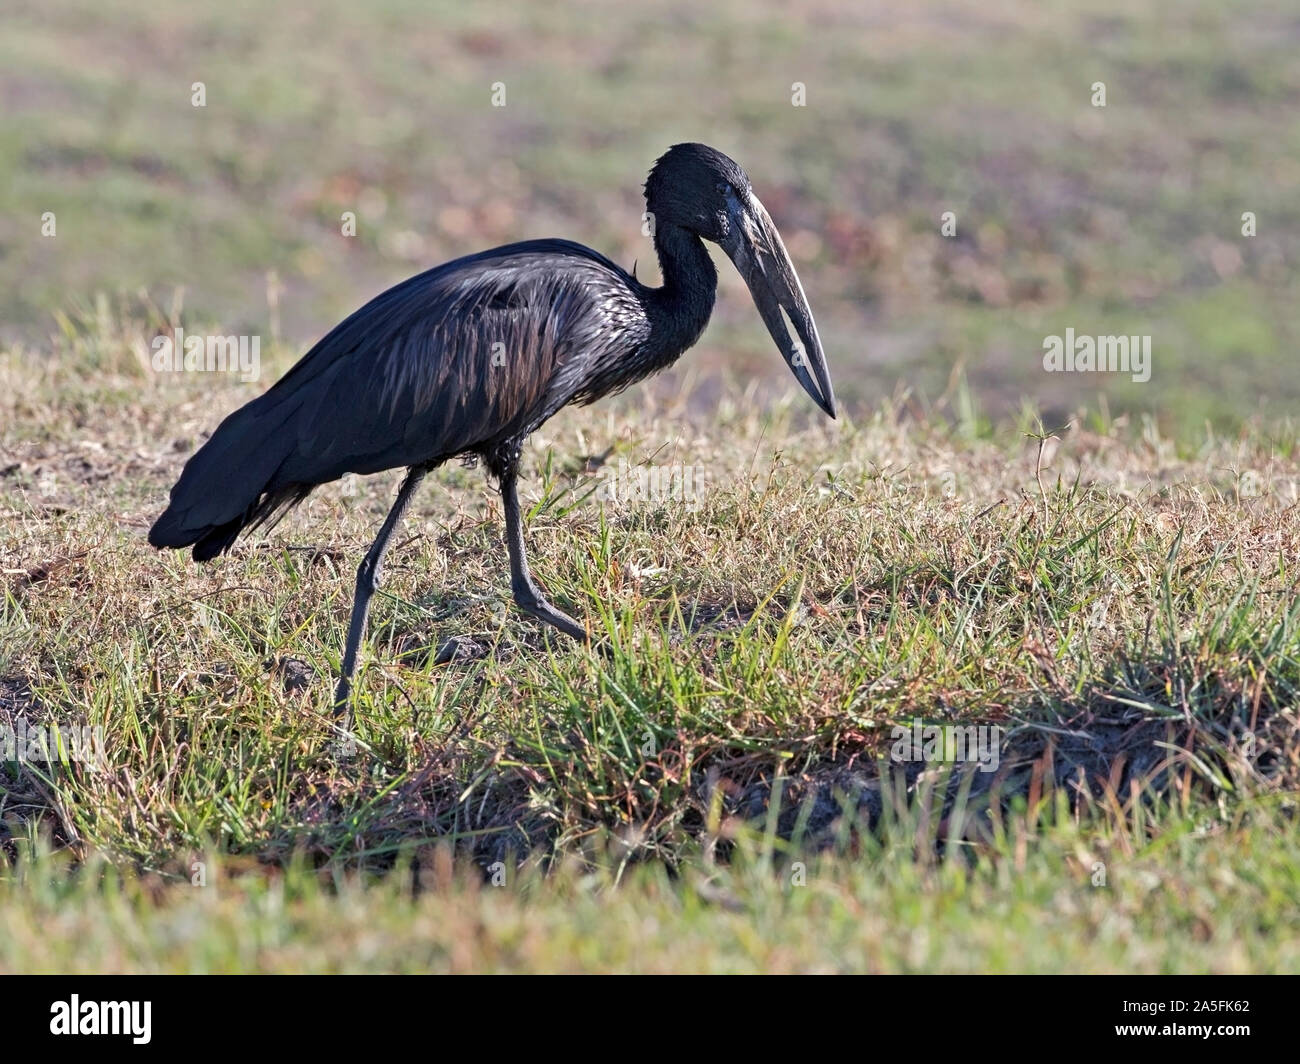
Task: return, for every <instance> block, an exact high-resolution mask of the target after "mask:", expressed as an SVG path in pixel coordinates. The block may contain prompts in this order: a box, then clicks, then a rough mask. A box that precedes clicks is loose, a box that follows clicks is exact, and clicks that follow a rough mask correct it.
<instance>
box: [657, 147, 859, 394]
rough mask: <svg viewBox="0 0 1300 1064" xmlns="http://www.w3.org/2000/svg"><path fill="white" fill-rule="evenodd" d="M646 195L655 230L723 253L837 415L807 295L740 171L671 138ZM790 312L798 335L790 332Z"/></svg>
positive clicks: (812, 388)
mask: <svg viewBox="0 0 1300 1064" xmlns="http://www.w3.org/2000/svg"><path fill="white" fill-rule="evenodd" d="M645 198H646V207H647V209H648V210H649V212H650V214H651V215H652V217H653V218H654V225H655V227H656V229H658V228H659V227H662V226H664V225H676V226H680V227H681V228H683V229H687V230H689V231H690V232H693V233H695V234H696V235H697V236H699V237H702V238H703V239H705V240H711V241H713V242H714V243H715V244H718V245H719V246H720V247H721V248H722V250H723V251H725V252H726V253H727V256H728V258H730V259H731V261H732V262H733V263H735V266H736V269H737V270H739V271H740V275H741V277H743V278H744V279H745V283H746V284H747V285H749V291H750V293H751V294H752V295H753V297H754V304H755V305H756V306H757V307H758V312H759V314H760V315H762V318H763V323H764V324H765V325H766V326H767V329H768V332H770V333H771V334H772V339H773V340H775V341H776V346H777V348H778V349H779V350H780V352H781V355H782V357H783V358H784V359H785V361H786V364H787V365H788V366H789V367H790V370H791V372H793V373H794V376H795V379H796V380H797V381H798V382H799V383H800V384H801V385H802V386H803V389H804V391H806V392H807V393H808V394H809V395H810V396H812V399H813V402H815V403H816V404H817V405H818V406H819V407H821V408H822V409H823V410H824V411H826V413H827V414H829V415H830V416H831V417H834V416H835V394H834V392H833V390H832V389H831V378H830V372H829V370H828V369H827V367H826V355H825V353H824V352H823V351H822V343H821V338H820V337H819V336H818V335H817V324H816V323H815V322H814V321H813V316H812V311H811V310H810V309H809V307H808V298H807V296H805V295H804V292H803V285H801V284H800V283H799V275H798V274H796V273H795V270H794V264H793V263H792V262H791V261H790V253H789V252H788V251H786V249H785V244H784V243H783V242H782V241H781V234H780V233H778V232H777V229H776V225H775V224H774V223H773V221H772V218H771V216H770V215H769V214H768V213H767V210H766V209H765V208H764V206H763V204H762V203H761V202H760V201H759V199H758V197H757V196H755V195H754V189H753V187H752V186H751V185H750V183H749V178H748V177H747V176H746V174H745V171H744V170H742V169H741V168H740V167H739V166H738V165H737V164H736V163H735V162H734V161H733V160H732V159H729V158H728V157H727V156H725V155H723V154H722V152H720V151H718V150H717V149H716V148H710V147H709V146H708V145H707V144H675V145H673V147H671V148H669V149H668V151H667V152H665V153H664V154H663V155H662V156H661V157H660V158H659V161H658V162H656V163H655V165H654V169H653V170H651V171H650V176H649V178H647V179H646V183H645ZM782 312H784V314H783V313H782ZM787 319H788V320H789V322H790V323H791V324H792V325H793V326H794V331H795V333H796V334H797V336H798V339H792V338H791V336H790V332H789V329H787V328H786V321H787Z"/></svg>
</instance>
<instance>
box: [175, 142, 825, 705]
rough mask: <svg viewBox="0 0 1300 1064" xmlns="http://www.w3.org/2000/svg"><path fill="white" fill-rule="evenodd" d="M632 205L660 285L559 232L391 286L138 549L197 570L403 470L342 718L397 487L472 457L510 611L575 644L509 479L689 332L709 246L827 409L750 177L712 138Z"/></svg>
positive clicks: (802, 304)
mask: <svg viewBox="0 0 1300 1064" xmlns="http://www.w3.org/2000/svg"><path fill="white" fill-rule="evenodd" d="M645 198H646V207H647V210H648V212H649V216H650V221H651V225H652V227H653V229H652V231H653V234H654V246H655V251H656V252H657V254H658V256H659V265H660V268H661V271H662V273H663V286H662V287H660V288H650V287H647V286H646V285H643V284H641V282H640V281H638V280H637V279H636V278H635V277H634V276H633V275H632V274H629V273H628V272H627V271H625V270H623V269H621V268H620V267H618V266H616V265H615V264H614V263H613V262H611V261H610V260H609V259H607V258H605V257H604V256H603V255H600V254H598V253H597V252H595V251H592V250H591V249H590V248H586V247H583V246H582V245H581V244H574V243H571V242H569V241H567V240H530V241H526V242H524V243H520V244H510V245H508V246H506V247H500V248H496V249H494V250H492V251H484V252H481V253H480V254H478V255H471V256H469V257H467V258H463V259H457V260H455V261H454V262H449V263H446V264H445V265H443V266H438V267H436V268H434V269H432V270H429V271H427V272H426V273H422V274H419V275H418V276H415V277H412V278H410V279H409V280H407V281H403V282H402V283H401V284H399V285H397V286H396V287H394V288H390V289H389V290H388V291H386V292H384V293H383V294H381V295H379V296H376V297H375V298H374V299H372V300H371V301H370V302H369V303H367V304H366V305H365V306H364V307H362V308H361V309H360V310H358V311H357V312H356V313H354V314H353V315H352V316H351V317H349V318H347V319H346V320H344V321H343V322H342V323H340V324H339V325H337V326H335V327H334V328H333V329H332V330H331V331H330V332H329V333H328V334H327V335H326V336H325V338H324V339H322V340H321V341H320V342H319V343H317V344H316V346H315V347H313V348H312V349H311V350H310V351H308V352H307V354H306V355H304V356H303V358H302V359H301V360H300V361H299V362H298V364H297V365H295V366H294V367H293V368H292V369H291V370H289V372H288V373H286V374H285V375H284V377H283V378H281V379H280V380H279V381H278V382H277V383H276V384H275V385H274V386H273V387H272V388H270V389H269V390H268V391H267V392H266V393H265V394H263V395H261V396H259V397H258V398H257V399H254V400H253V401H252V402H250V403H248V404H247V405H245V406H244V407H242V408H240V409H239V410H236V411H235V412H234V413H233V414H231V415H230V416H229V417H228V418H226V419H225V421H223V422H222V423H221V424H220V425H219V426H217V430H216V432H214V433H213V434H212V436H211V438H210V439H209V440H208V441H207V442H206V443H205V444H204V445H203V446H202V447H200V448H199V450H198V451H197V452H196V453H195V454H194V456H193V457H191V458H190V460H189V461H188V462H187V463H186V465H185V469H184V471H183V472H182V473H181V477H180V480H178V481H177V482H176V485H175V487H173V488H172V490H171V502H170V505H168V507H167V509H166V511H165V512H164V513H163V514H162V516H161V517H159V518H158V520H157V522H156V523H155V524H154V526H153V528H152V529H151V530H150V532H149V542H150V543H151V544H153V545H154V546H155V547H189V546H193V548H194V551H193V554H194V559H195V561H207V560H208V559H209V558H213V557H215V556H216V555H218V554H220V553H222V552H224V551H226V550H228V549H229V548H230V546H231V544H233V543H234V541H235V538H236V537H237V536H238V535H239V534H240V532H242V531H243V530H244V529H253V528H257V527H258V526H260V525H269V526H273V525H274V524H275V522H276V521H278V520H279V519H280V518H281V517H282V516H283V515H284V513H285V512H286V511H287V510H289V509H290V508H291V507H293V506H295V505H296V504H298V503H299V502H301V501H302V500H303V499H304V498H306V496H307V495H308V494H309V493H310V492H311V490H312V489H313V488H314V487H316V486H317V485H318V484H326V483H329V482H330V481H332V480H337V479H338V478H339V477H341V476H343V474H345V473H378V472H380V471H381V470H385V469H393V468H396V467H398V466H405V467H407V475H406V479H405V480H404V481H403V482H402V486H401V488H400V490H399V491H398V493H397V500H396V502H395V503H394V504H393V508H392V510H391V511H389V514H388V517H387V518H386V519H385V521H384V524H383V527H382V528H381V529H380V530H379V535H378V536H377V537H376V539H375V541H374V543H373V544H372V545H371V547H370V550H369V551H368V552H367V553H366V556H365V559H364V560H363V561H362V562H361V566H360V568H359V569H358V570H357V587H356V598H355V600H354V602H353V606H352V622H351V625H350V626H349V629H348V640H347V647H346V649H345V652H344V655H343V665H342V670H341V675H340V677H339V683H338V688H337V691H336V693H335V705H336V708H339V709H342V708H343V707H344V706H345V705H346V703H347V699H348V694H349V689H350V686H351V682H352V675H353V673H354V671H355V669H356V663H357V651H358V648H359V647H360V644H361V639H362V637H363V635H364V633H365V627H366V613H367V610H368V608H369V604H370V597H371V595H372V594H373V593H374V590H375V587H376V585H377V584H378V581H379V574H380V566H381V564H382V562H383V558H384V551H385V549H386V548H387V546H388V542H389V540H390V539H391V538H392V535H393V530H394V529H395V528H396V527H397V524H398V522H399V521H400V520H401V517H402V514H403V512H404V511H405V510H406V507H407V505H408V504H409V503H410V501H411V496H412V495H413V494H414V493H415V489H416V488H417V487H418V486H419V484H420V481H421V480H423V479H424V477H425V475H426V474H427V473H428V472H429V471H430V470H431V469H433V468H435V467H436V466H439V465H441V464H442V463H444V462H446V461H447V460H448V459H450V458H454V457H456V456H459V455H467V456H477V457H480V458H482V459H483V461H484V462H485V463H486V465H487V468H488V469H489V471H490V472H491V473H492V474H493V476H495V477H496V479H497V480H498V481H499V483H500V486H501V497H502V500H503V503H504V506H505V521H506V546H507V548H508V550H509V554H510V584H511V590H512V591H513V593H514V599H515V602H516V603H517V604H518V605H519V607H520V608H521V609H523V610H524V611H525V612H527V613H531V614H532V615H533V616H535V617H538V618H540V619H541V620H543V621H546V622H547V623H548V624H551V625H554V626H555V627H556V628H558V629H559V630H560V631H562V632H565V633H567V634H568V635H571V636H573V637H574V638H575V639H580V640H586V639H587V632H586V630H585V629H584V628H583V626H582V625H580V624H579V623H578V622H577V621H575V620H574V619H573V618H572V617H570V616H568V615H567V614H565V613H562V612H561V611H560V610H558V609H556V608H555V607H554V606H552V605H551V604H550V603H549V602H547V601H546V598H545V596H544V595H543V593H542V589H541V588H540V587H539V586H538V585H537V582H536V581H535V580H534V579H533V577H532V574H531V573H530V572H529V570H528V560H527V558H526V556H525V553H524V526H523V521H522V519H521V517H520V513H519V498H518V495H517V492H516V487H515V481H516V478H517V476H518V472H519V457H520V451H521V448H522V445H523V441H524V440H525V438H526V437H527V436H528V434H529V433H531V432H532V431H533V430H534V429H536V428H537V427H538V426H539V425H541V424H542V422H544V421H546V420H547V419H548V418H549V417H551V415H552V414H554V413H555V412H556V411H558V410H559V409H560V408H561V407H563V406H565V405H566V404H568V403H572V402H578V403H584V404H585V403H590V402H594V401H595V400H597V399H599V398H601V397H602V396H606V395H609V394H611V393H613V392H617V391H620V390H622V389H623V388H626V387H627V386H628V385H629V384H632V383H633V382H635V381H638V380H641V379H642V378H644V377H646V376H648V375H649V374H651V373H655V372H657V371H659V370H661V369H663V368H664V367H666V366H669V365H672V363H674V362H675V361H676V360H677V359H678V358H679V357H680V356H681V354H682V352H683V351H685V350H686V349H687V348H688V347H690V346H691V345H692V344H694V343H695V341H696V340H698V339H699V337H700V334H701V333H702V332H703V331H704V326H705V325H706V324H707V323H708V320H709V314H710V312H711V311H712V310H713V300H714V295H715V292H716V289H717V279H718V278H717V272H716V271H715V270H714V267H713V261H712V260H711V259H710V258H709V253H708V251H707V250H706V249H705V247H704V244H703V242H702V241H703V240H711V241H713V242H714V243H717V244H719V245H721V246H722V248H723V250H724V251H726V253H727V255H728V256H729V257H730V258H731V261H732V262H733V263H735V265H736V268H737V269H738V270H739V271H740V273H741V275H742V276H743V277H744V278H745V281H746V282H747V284H748V285H749V290H750V292H751V293H752V294H753V297H754V302H755V304H757V306H758V312H759V313H760V314H761V315H762V317H763V321H764V323H765V324H766V325H767V328H768V331H769V332H771V334H772V337H773V339H774V340H775V341H776V344H777V347H778V348H780V351H781V354H782V355H783V356H784V358H785V360H786V362H787V363H788V364H789V366H790V368H791V370H792V371H793V372H794V375H795V378H796V379H797V380H798V381H799V383H800V384H801V385H803V387H804V390H805V391H807V392H808V394H809V395H811V396H812V398H813V400H814V401H815V402H816V403H817V405H818V406H819V407H821V408H822V409H823V410H824V411H826V413H827V414H829V415H830V416H831V417H832V418H833V417H834V416H835V397H834V395H833V393H832V391H831V381H830V375H829V373H828V372H827V369H826V359H825V356H824V355H823V353H822V345H821V341H820V339H819V338H818V336H817V326H816V325H815V324H814V323H813V317H812V312H811V311H810V310H809V308H808V300H807V298H806V297H805V296H804V293H803V287H802V286H801V285H800V283H799V278H798V276H797V275H796V274H795V271H794V266H793V265H792V264H791V262H790V256H789V254H788V253H787V252H786V250H785V245H784V244H783V243H782V242H781V237H780V234H778V233H777V231H776V226H775V225H773V223H772V219H771V218H770V217H769V216H768V213H767V211H766V210H765V209H764V208H763V205H762V203H760V202H759V200H758V197H757V196H755V195H754V191H753V189H752V188H751V187H750V183H749V178H748V177H746V176H745V172H744V171H743V170H742V169H741V168H740V167H739V166H737V165H736V164H735V163H734V162H733V161H732V160H731V159H729V158H728V157H727V156H725V155H723V154H722V152H720V151H717V150H715V149H713V148H710V147H707V146H706V145H703V144H678V145H675V146H674V147H672V148H670V149H669V150H668V151H667V152H666V153H665V154H664V155H663V156H662V157H661V158H660V159H659V160H658V162H656V163H655V166H654V168H653V169H652V170H651V171H650V176H649V178H648V179H647V180H646V183H645ZM783 311H784V313H785V315H788V317H789V321H790V322H791V323H792V324H793V326H794V331H795V332H796V333H797V334H798V339H797V340H795V339H792V338H791V336H790V334H789V331H788V330H787V328H786V324H785V321H784V320H783V315H782V312H783Z"/></svg>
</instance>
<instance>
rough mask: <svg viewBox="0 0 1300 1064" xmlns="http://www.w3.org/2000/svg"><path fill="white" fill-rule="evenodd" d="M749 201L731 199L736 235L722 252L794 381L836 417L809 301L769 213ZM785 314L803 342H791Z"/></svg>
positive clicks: (725, 242) (754, 199)
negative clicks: (741, 279)
mask: <svg viewBox="0 0 1300 1064" xmlns="http://www.w3.org/2000/svg"><path fill="white" fill-rule="evenodd" d="M747 200H748V202H745V203H741V202H740V201H739V200H738V199H737V198H736V197H735V195H734V194H732V195H729V196H728V204H729V207H730V211H729V213H730V215H731V231H730V233H729V234H728V235H727V237H726V239H724V240H723V241H721V246H722V249H723V250H724V251H725V252H726V253H727V256H728V257H729V258H730V259H731V261H732V262H733V263H735V264H736V269H737V270H739V271H740V275H741V277H743V278H744V279H745V283H746V284H747V285H749V291H750V294H751V295H753V297H754V305H755V306H757V307H758V312H759V314H761V315H762V316H763V324H765V325H766V326H767V331H768V332H770V333H771V334H772V339H773V340H775V341H776V346H777V347H778V348H779V349H780V351H781V356H782V357H783V358H784V359H785V361H786V365H788V366H789V367H790V371H791V372H792V373H793V374H794V376H795V380H797V381H798V382H799V383H800V384H801V385H802V386H803V390H804V391H806V392H807V393H808V394H809V395H810V396H812V399H813V402H815V403H816V404H817V405H818V406H819V407H821V408H822V409H823V410H825V411H826V413H827V414H829V415H830V416H831V417H834V416H835V393H834V391H833V390H832V389H831V376H830V372H829V370H827V368H826V355H825V354H824V353H823V351H822V342H821V338H820V337H819V336H818V335H817V324H816V323H815V322H814V321H813V316H812V311H811V310H809V309H808V297H807V296H805V295H804V294H803V285H801V284H800V283H799V275H798V274H796V273H795V272H794V264H793V263H792V262H791V261H790V253H789V252H788V251H786V250H785V244H784V243H782V241H781V234H780V233H778V232H777V231H776V225H775V224H774V223H773V222H772V218H771V216H770V215H769V214H768V213H767V210H766V208H764V206H763V204H762V203H760V202H759V200H758V197H757V196H754V195H753V194H750V195H749V196H748V197H747ZM783 310H784V311H785V314H786V315H788V316H789V320H790V322H791V323H792V324H793V325H794V331H795V332H796V333H797V334H798V339H793V338H791V336H790V331H789V330H788V329H787V328H786V324H785V317H784V316H783V315H782V313H781V312H782V311H783Z"/></svg>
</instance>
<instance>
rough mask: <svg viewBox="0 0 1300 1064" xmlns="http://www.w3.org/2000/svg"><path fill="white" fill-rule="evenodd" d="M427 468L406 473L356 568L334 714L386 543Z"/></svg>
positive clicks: (344, 693)
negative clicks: (379, 526) (377, 530)
mask: <svg viewBox="0 0 1300 1064" xmlns="http://www.w3.org/2000/svg"><path fill="white" fill-rule="evenodd" d="M427 472H428V470H427V469H412V470H411V471H410V472H409V473H407V474H406V479H405V480H403V481H402V486H401V488H400V489H399V490H398V492H397V501H396V502H394V503H393V508H392V509H391V510H389V511H388V516H387V517H386V518H384V525H383V527H382V528H381V529H380V530H379V535H378V536H376V537H375V541H374V543H372V544H371V545H370V550H368V551H367V552H366V556H365V557H364V558H363V559H362V560H361V564H360V565H359V566H358V567H357V594H356V598H355V599H353V601H352V623H351V624H349V625H348V642H347V648H346V649H345V650H344V652H343V668H342V669H341V670H340V674H339V685H338V687H337V689H336V690H335V692H334V712H335V713H342V712H344V710H345V709H346V708H347V701H348V694H349V693H350V691H351V688H352V674H353V673H354V672H356V668H357V652H358V650H360V648H361V639H362V637H363V636H364V635H365V634H366V615H367V614H368V613H369V611H370V596H371V595H373V594H374V593H375V588H377V587H378V586H379V572H380V568H381V567H382V566H383V564H384V552H385V551H386V550H388V541H389V540H390V539H391V538H392V536H393V530H394V529H395V528H397V524H398V522H399V521H401V519H402V514H404V513H405V512H406V507H407V505H408V504H409V503H410V501H411V496H412V495H414V494H415V489H416V488H418V487H419V486H420V481H422V480H423V479H424V475H425V473H427Z"/></svg>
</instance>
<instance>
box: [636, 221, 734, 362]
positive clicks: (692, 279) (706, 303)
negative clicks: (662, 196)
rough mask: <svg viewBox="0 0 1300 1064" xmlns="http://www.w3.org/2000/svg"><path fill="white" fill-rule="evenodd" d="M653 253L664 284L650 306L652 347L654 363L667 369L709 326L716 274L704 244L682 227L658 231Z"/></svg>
mask: <svg viewBox="0 0 1300 1064" xmlns="http://www.w3.org/2000/svg"><path fill="white" fill-rule="evenodd" d="M655 251H656V253H657V254H658V256H659V271H660V273H662V274H663V279H664V283H663V286H662V287H660V288H657V289H654V290H653V298H652V299H651V302H650V314H651V323H652V327H653V328H652V333H651V344H652V345H653V348H654V351H653V354H654V357H655V361H656V362H657V363H659V364H660V365H667V364H668V363H670V362H673V361H675V360H676V359H677V357H678V356H679V355H681V353H682V352H683V351H685V350H686V349H687V348H688V347H690V346H691V345H692V344H694V343H695V341H696V340H698V339H699V338H700V333H702V332H703V331H704V327H705V326H706V325H707V324H708V323H709V315H710V314H711V313H712V312H713V300H714V296H715V295H716V294H717V290H718V271H717V270H716V269H714V267H713V260H712V259H711V258H709V253H708V251H707V250H706V248H705V247H704V241H702V240H701V239H700V238H699V237H698V236H696V235H695V234H694V233H692V232H691V231H690V230H688V229H683V228H682V227H681V226H677V225H665V226H661V227H659V228H657V229H656V230H655Z"/></svg>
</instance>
